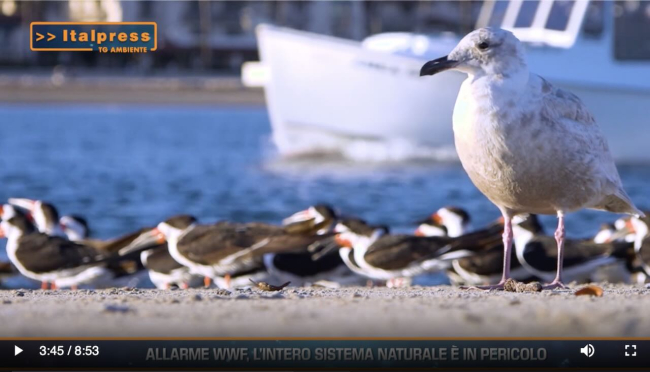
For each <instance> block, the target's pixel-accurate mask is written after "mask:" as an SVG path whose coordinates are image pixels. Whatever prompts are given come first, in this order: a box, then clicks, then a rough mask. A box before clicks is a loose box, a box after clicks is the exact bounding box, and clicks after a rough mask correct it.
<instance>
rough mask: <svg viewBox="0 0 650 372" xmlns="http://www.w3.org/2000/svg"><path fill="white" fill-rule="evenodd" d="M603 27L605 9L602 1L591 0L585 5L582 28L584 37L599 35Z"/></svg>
mask: <svg viewBox="0 0 650 372" xmlns="http://www.w3.org/2000/svg"><path fill="white" fill-rule="evenodd" d="M604 27H605V9H604V3H603V2H602V1H591V2H589V7H587V13H586V14H585V20H584V24H583V25H582V30H583V32H584V35H585V36H586V37H600V36H601V35H602V34H603V30H604Z"/></svg>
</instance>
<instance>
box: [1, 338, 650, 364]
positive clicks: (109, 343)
mask: <svg viewBox="0 0 650 372" xmlns="http://www.w3.org/2000/svg"><path fill="white" fill-rule="evenodd" d="M649 350H650V340H628V341H620V340H584V341H577V340H571V341H567V340H557V341H553V340H513V339H507V340H501V339H500V340H468V339H463V340H384V339H382V340H359V339H353V340H314V339H309V340H296V339H291V340H267V339H264V340H203V339H201V340H139V339H138V340H73V341H72V340H51V339H48V340H44V341H37V340H33V339H29V340H21V339H18V340H6V339H5V340H2V341H0V360H1V361H2V363H1V365H0V370H19V369H29V370H38V369H84V370H92V369H99V368H101V369H112V368H120V369H175V368H179V369H180V368H191V369H210V370H215V369H227V370H233V369H248V370H250V369H265V368H273V369H291V370H296V369H324V368H326V369H354V368H359V369H380V368H381V369H408V368H418V369H422V368H445V369H453V368H465V369H467V368H499V369H501V368H515V369H522V368H558V367H560V368H599V369H602V368H612V369H621V368H645V367H650V353H649V352H648V351H649Z"/></svg>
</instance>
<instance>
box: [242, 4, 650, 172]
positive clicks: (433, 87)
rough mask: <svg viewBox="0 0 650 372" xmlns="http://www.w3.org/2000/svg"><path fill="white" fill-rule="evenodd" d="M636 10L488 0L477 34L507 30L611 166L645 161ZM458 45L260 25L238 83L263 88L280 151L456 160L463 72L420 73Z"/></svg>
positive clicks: (642, 28) (646, 73)
mask: <svg viewBox="0 0 650 372" xmlns="http://www.w3.org/2000/svg"><path fill="white" fill-rule="evenodd" d="M617 7H618V8H617ZM635 7H636V8H635ZM623 9H627V10H630V11H632V12H631V14H629V15H628V16H627V17H624V16H623ZM635 11H643V12H645V16H646V17H647V15H648V13H649V12H648V10H647V9H642V8H640V7H639V4H637V5H632V6H629V5H628V4H623V5H620V4H619V5H616V4H614V3H613V2H593V3H591V4H590V3H589V1H575V2H574V1H553V0H549V1H509V2H507V1H500V2H495V1H486V2H485V3H484V4H483V5H482V7H481V10H480V12H479V14H478V17H477V22H476V27H477V28H478V27H484V26H495V27H502V28H505V29H509V30H512V31H513V32H514V33H515V35H517V37H518V38H519V39H520V40H522V41H524V42H525V43H526V46H527V49H528V50H527V53H528V62H529V66H530V69H531V71H533V72H535V73H538V74H540V75H542V76H544V77H546V78H548V79H549V80H550V81H551V82H552V83H554V84H556V85H557V86H559V87H561V88H566V89H567V90H569V91H572V92H574V93H575V94H577V95H578V96H579V97H580V98H581V99H582V100H583V101H584V102H585V104H586V105H587V107H589V109H590V110H591V112H592V113H593V114H594V116H595V117H596V119H597V121H598V123H599V124H600V126H601V128H602V130H603V131H604V132H605V135H606V136H607V138H608V139H609V144H610V147H611V148H612V151H613V153H614V154H615V156H616V157H617V159H619V160H649V159H650V153H648V152H646V151H643V150H644V148H645V146H646V144H647V143H649V142H650V132H649V131H639V130H638V128H639V123H642V122H644V121H646V120H647V117H648V114H649V112H648V110H647V105H648V103H650V46H649V45H648V43H647V42H644V41H643V40H642V39H640V38H639V37H640V35H642V34H647V31H650V26H648V24H647V20H646V22H635V21H636V20H637V19H636V18H637V16H636V15H635V14H636V13H635ZM615 12H616V14H615ZM615 15H616V17H615ZM640 16H641V17H643V15H642V14H641V15H640ZM641 21H643V19H641ZM460 37H462V35H458V34H451V33H449V32H447V33H440V34H438V35H435V36H426V35H422V34H415V33H380V34H377V35H372V36H369V37H367V38H365V39H364V40H363V41H361V42H354V41H350V40H347V39H342V38H335V37H331V36H324V35H320V34H315V33H310V32H304V31H297V30H292V29H287V28H279V27H274V26H270V25H261V26H258V28H257V38H258V43H259V49H260V57H261V62H260V64H255V63H248V64H245V65H244V68H243V72H242V79H243V81H244V83H245V84H247V85H249V86H263V87H264V89H265V93H266V102H267V106H268V110H269V115H270V118H271V124H272V127H273V141H274V143H275V144H276V146H277V147H278V149H279V151H280V153H281V154H283V155H286V156H298V155H305V154H311V155H313V154H320V153H336V154H341V155H343V156H344V157H346V158H349V159H352V160H362V161H368V160H378V161H385V160H400V159H401V158H404V157H413V158H418V157H427V158H436V159H438V160H447V159H452V158H454V157H455V152H454V150H453V133H452V126H451V117H452V111H453V106H454V102H455V99H456V94H457V91H458V89H459V87H460V83H461V82H462V80H463V75H461V74H460V73H455V74H446V75H441V76H435V77H434V78H432V79H422V78H420V77H419V69H420V67H421V66H422V64H423V62H424V61H427V60H431V59H435V58H438V57H441V56H444V55H446V54H448V53H449V52H450V51H451V50H452V49H453V47H454V46H455V45H456V44H457V42H458V41H459V38H460ZM633 45H634V46H633ZM623 113H624V114H623ZM632 133H634V135H631V134H632Z"/></svg>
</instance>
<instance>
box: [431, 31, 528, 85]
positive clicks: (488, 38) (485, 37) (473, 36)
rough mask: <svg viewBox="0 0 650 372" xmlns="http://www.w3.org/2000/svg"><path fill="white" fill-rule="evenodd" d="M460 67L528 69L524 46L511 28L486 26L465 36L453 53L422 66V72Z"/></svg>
mask: <svg viewBox="0 0 650 372" xmlns="http://www.w3.org/2000/svg"><path fill="white" fill-rule="evenodd" d="M451 69H453V70H458V71H461V72H464V73H467V74H470V75H474V76H482V75H502V76H505V77H507V76H508V75H510V74H511V73H513V72H516V71H519V70H521V69H524V70H525V69H526V60H525V58H524V50H523V46H522V45H521V42H520V41H519V39H517V38H516V37H515V35H513V34H512V32H510V31H506V30H503V29H500V28H493V27H486V28H480V29H478V30H475V31H472V32H470V33H469V34H467V36H465V37H464V38H463V39H462V40H461V41H460V42H459V43H458V45H457V46H456V47H455V48H454V50H452V51H451V53H449V55H447V56H445V57H442V58H438V59H434V60H433V61H429V62H427V63H425V64H424V66H422V69H421V70H420V76H426V75H435V74H437V73H439V72H442V71H445V70H451Z"/></svg>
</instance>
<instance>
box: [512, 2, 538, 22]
mask: <svg viewBox="0 0 650 372" xmlns="http://www.w3.org/2000/svg"><path fill="white" fill-rule="evenodd" d="M538 6H539V1H524V2H523V3H522V4H521V8H519V14H518V15H517V20H516V21H515V27H530V26H532V25H533V20H534V19H535V13H537V7H538Z"/></svg>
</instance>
